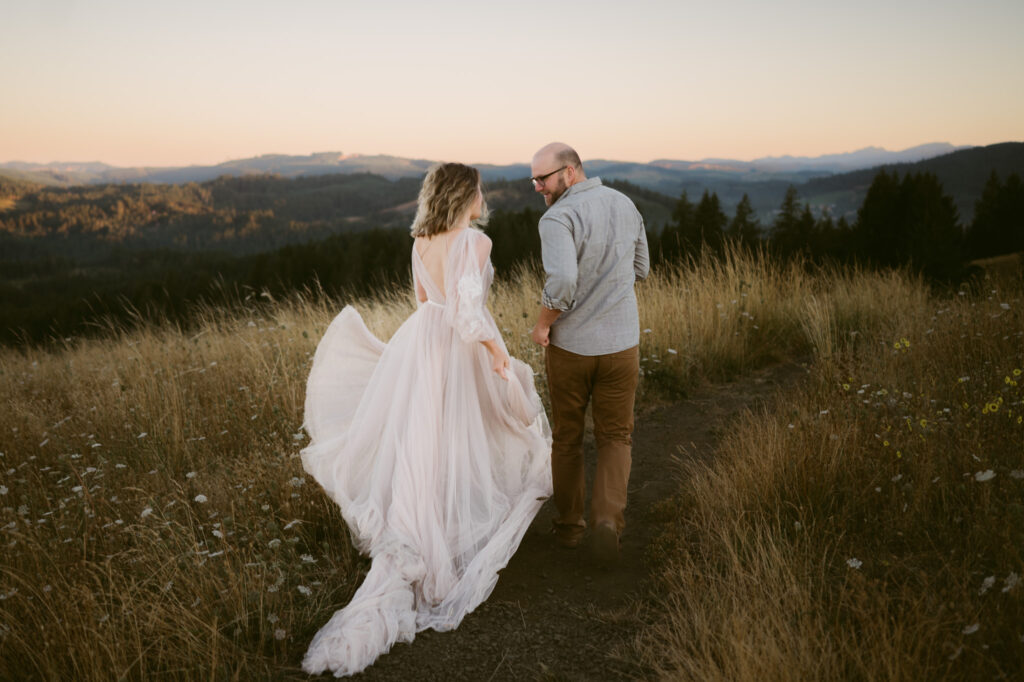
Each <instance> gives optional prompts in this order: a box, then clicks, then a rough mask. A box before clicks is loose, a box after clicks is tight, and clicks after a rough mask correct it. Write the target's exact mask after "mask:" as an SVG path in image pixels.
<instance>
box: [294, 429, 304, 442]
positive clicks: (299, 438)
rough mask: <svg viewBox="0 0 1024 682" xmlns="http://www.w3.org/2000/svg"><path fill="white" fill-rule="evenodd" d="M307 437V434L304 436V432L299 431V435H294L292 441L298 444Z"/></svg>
mask: <svg viewBox="0 0 1024 682" xmlns="http://www.w3.org/2000/svg"><path fill="white" fill-rule="evenodd" d="M305 437H306V434H304V433H303V432H302V431H299V432H298V433H293V434H292V440H294V441H296V442H297V441H300V440H302V439H303V438H305Z"/></svg>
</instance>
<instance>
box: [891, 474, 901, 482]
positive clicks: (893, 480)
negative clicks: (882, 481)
mask: <svg viewBox="0 0 1024 682" xmlns="http://www.w3.org/2000/svg"><path fill="white" fill-rule="evenodd" d="M901 478H903V474H896V475H895V476H893V477H892V482H893V483H898V482H899V480H900V479H901Z"/></svg>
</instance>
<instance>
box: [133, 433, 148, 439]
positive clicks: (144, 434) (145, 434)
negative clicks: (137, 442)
mask: <svg viewBox="0 0 1024 682" xmlns="http://www.w3.org/2000/svg"><path fill="white" fill-rule="evenodd" d="M148 435H149V433H147V432H146V431H143V432H142V433H140V434H139V435H137V436H135V437H136V438H145V437H146V436H148Z"/></svg>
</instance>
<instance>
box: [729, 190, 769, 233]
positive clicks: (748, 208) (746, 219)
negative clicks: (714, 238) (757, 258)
mask: <svg viewBox="0 0 1024 682" xmlns="http://www.w3.org/2000/svg"><path fill="white" fill-rule="evenodd" d="M726 234H727V235H728V236H729V238H730V239H732V240H734V241H737V242H739V243H741V244H745V245H747V246H752V245H754V244H756V243H757V242H758V240H760V238H761V225H760V223H759V222H758V220H757V216H756V215H754V207H753V206H752V205H751V203H750V197H749V196H748V195H747V194H746V193H744V194H743V198H742V199H740V202H739V203H738V204H736V215H734V216H733V218H732V220H731V221H730V222H729V229H728V231H727V232H726Z"/></svg>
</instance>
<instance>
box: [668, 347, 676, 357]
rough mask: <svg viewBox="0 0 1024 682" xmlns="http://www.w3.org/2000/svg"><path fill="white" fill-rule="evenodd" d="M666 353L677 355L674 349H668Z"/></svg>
mask: <svg viewBox="0 0 1024 682" xmlns="http://www.w3.org/2000/svg"><path fill="white" fill-rule="evenodd" d="M668 352H669V354H671V355H678V353H677V352H676V349H675V348H669V349H668Z"/></svg>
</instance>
